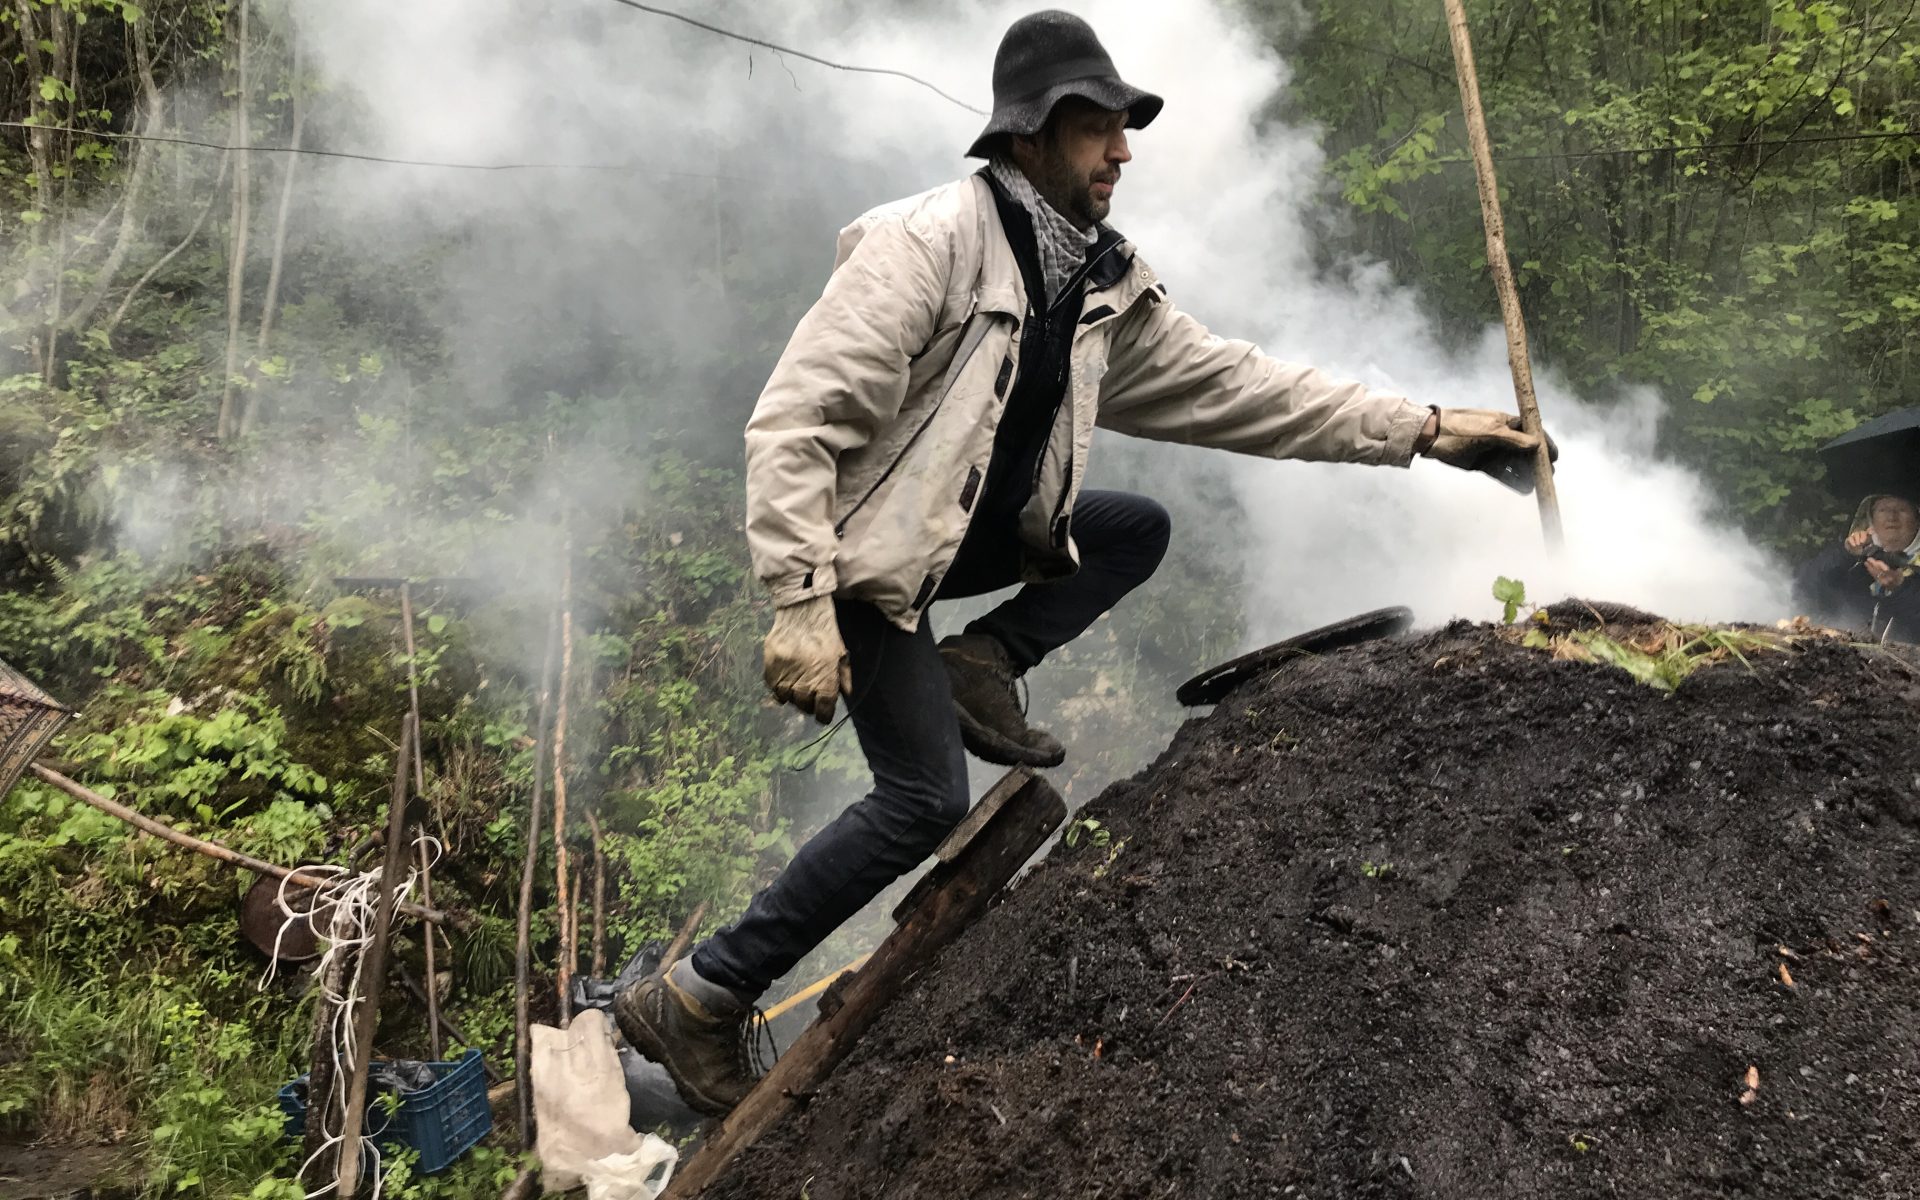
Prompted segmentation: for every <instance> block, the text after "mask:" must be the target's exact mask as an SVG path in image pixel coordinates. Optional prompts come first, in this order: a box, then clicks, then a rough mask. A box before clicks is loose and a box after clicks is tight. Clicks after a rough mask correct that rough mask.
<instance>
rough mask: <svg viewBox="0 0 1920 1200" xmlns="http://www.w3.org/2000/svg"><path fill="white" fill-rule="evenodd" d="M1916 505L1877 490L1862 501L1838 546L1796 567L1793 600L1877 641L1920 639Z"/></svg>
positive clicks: (1919, 512) (1919, 542)
mask: <svg viewBox="0 0 1920 1200" xmlns="http://www.w3.org/2000/svg"><path fill="white" fill-rule="evenodd" d="M1916 556H1920V507H1916V506H1915V504H1914V502H1913V501H1912V500H1910V499H1908V498H1907V497H1905V496H1896V495H1892V494H1890V493H1879V494H1875V495H1871V496H1868V497H1867V498H1866V499H1865V500H1862V501H1861V502H1860V507H1859V508H1858V509H1857V510H1856V511H1855V512H1854V517H1853V526H1852V528H1851V530H1850V532H1848V534H1847V536H1846V537H1845V538H1844V539H1842V540H1841V541H1840V543H1839V544H1838V545H1833V546H1829V547H1827V549H1826V550H1824V551H1822V552H1821V553H1820V554H1819V555H1818V556H1817V557H1815V558H1814V559H1813V560H1812V561H1811V562H1808V563H1807V564H1806V565H1804V566H1802V567H1801V568H1800V571H1799V573H1798V574H1797V575H1796V577H1795V579H1794V593H1795V598H1796V600H1797V601H1798V602H1799V603H1800V604H1801V605H1802V606H1803V607H1805V608H1806V609H1807V610H1808V611H1809V612H1811V613H1812V614H1813V615H1815V616H1817V617H1819V618H1820V619H1821V620H1824V621H1830V622H1832V623H1834V624H1838V625H1845V626H1848V627H1850V628H1853V629H1861V630H1865V631H1866V632H1867V633H1868V634H1869V635H1871V636H1872V637H1874V638H1875V639H1877V640H1880V641H1896V642H1915V641H1920V585H1916V584H1914V583H1913V582H1912V577H1913V573H1914V560H1915V557H1916Z"/></svg>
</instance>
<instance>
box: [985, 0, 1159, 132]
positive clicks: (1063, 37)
mask: <svg viewBox="0 0 1920 1200" xmlns="http://www.w3.org/2000/svg"><path fill="white" fill-rule="evenodd" d="M1068 96H1079V97H1081V98H1082V99H1085V100H1091V101H1092V102H1093V103H1095V104H1098V105H1099V106H1100V107H1101V108H1104V109H1106V110H1107V111H1109V112H1125V113H1126V114H1127V128H1129V129H1142V128H1145V127H1146V125H1147V124H1148V123H1149V122H1150V121H1152V120H1153V119H1154V117H1156V116H1158V115H1159V114H1160V105H1161V103H1162V101H1161V99H1160V97H1158V96H1156V95H1154V94H1153V93H1152V92H1143V91H1141V90H1140V89H1139V88H1137V87H1134V86H1132V85H1131V84H1128V83H1125V82H1123V81H1122V80H1121V78H1120V73H1119V72H1118V71H1116V70H1115V69H1114V66H1113V59H1112V58H1111V57H1109V56H1108V54H1107V49H1106V47H1105V46H1102V45H1101V44H1100V39H1099V38H1098V37H1096V36H1094V32H1093V26H1091V25H1089V24H1087V23H1086V22H1085V21H1083V20H1081V19H1080V18H1079V17H1076V16H1074V15H1073V14H1072V13H1064V12H1061V11H1060V10H1058V9H1052V8H1050V9H1047V10H1045V11H1044V12H1037V13H1034V14H1032V15H1031V16H1025V17H1021V18H1020V19H1019V20H1018V21H1015V22H1014V23H1013V24H1012V25H1010V26H1008V27H1007V34H1006V36H1005V37H1003V38H1001V39H1000V49H999V51H998V53H996V54H995V55H994V56H993V116H992V117H991V118H989V119H988V121H987V127H986V128H985V129H983V130H981V131H980V136H979V137H977V138H975V139H974V141H973V145H972V146H971V147H969V148H968V150H967V154H968V156H969V157H972V158H988V157H990V156H991V155H992V154H993V148H994V144H995V142H997V141H998V140H999V139H1000V138H1001V137H1002V136H1004V135H1007V134H1023V135H1031V134H1035V133H1038V132H1040V128H1041V126H1043V125H1045V124H1046V123H1047V115H1048V114H1049V113H1051V112H1052V111H1053V106H1054V105H1056V104H1058V103H1059V102H1060V101H1061V100H1063V99H1065V98H1066V97H1068Z"/></svg>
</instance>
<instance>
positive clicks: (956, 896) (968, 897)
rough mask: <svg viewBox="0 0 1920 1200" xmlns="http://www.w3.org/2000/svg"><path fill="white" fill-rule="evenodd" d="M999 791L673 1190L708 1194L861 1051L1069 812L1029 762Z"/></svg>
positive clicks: (681, 1194)
mask: <svg viewBox="0 0 1920 1200" xmlns="http://www.w3.org/2000/svg"><path fill="white" fill-rule="evenodd" d="M1003 789H1005V791H1003ZM994 791H996V792H1001V793H1002V795H1001V797H996V799H1000V800H1001V801H1002V802H1001V803H1000V804H999V806H998V808H997V810H996V811H995V812H994V813H993V815H992V817H991V818H989V819H988V820H987V822H986V824H985V825H984V826H983V827H982V828H981V829H980V831H979V833H978V834H977V835H975V837H974V838H973V840H972V841H970V842H968V843H967V844H966V846H965V847H964V848H962V849H961V850H960V851H959V852H958V854H957V855H955V857H954V858H953V860H952V861H951V862H945V861H943V862H941V863H940V864H939V865H937V866H935V867H934V868H933V870H932V871H930V872H929V873H928V875H927V878H926V879H925V880H923V881H922V883H923V887H924V890H921V889H916V893H917V894H919V895H920V896H921V899H920V901H919V903H918V904H916V905H914V907H913V908H912V909H911V910H910V911H908V912H906V913H905V914H903V915H902V918H901V921H900V924H899V925H898V926H896V927H895V929H894V931H893V932H892V933H890V934H888V935H887V938H886V940H885V941H883V942H881V943H880V945H879V948H878V949H876V950H874V952H873V957H872V958H870V959H868V960H867V964H866V965H865V966H864V967H861V968H860V970H859V971H858V972H857V973H856V974H854V976H853V977H852V978H851V979H846V982H845V984H844V987H845V994H844V997H843V998H842V999H841V1001H840V1005H839V1007H838V1008H836V1009H834V1010H833V1012H832V1013H830V1014H828V1015H825V1016H822V1017H821V1018H820V1019H819V1020H817V1021H815V1022H814V1023H813V1024H812V1025H810V1026H808V1027H807V1031H806V1032H805V1033H803V1034H801V1035H800V1036H799V1037H798V1038H797V1039H795V1041H794V1043H793V1045H791V1046H789V1047H788V1048H787V1052H786V1053H785V1054H783V1055H781V1056H780V1061H779V1062H777V1063H775V1064H774V1067H773V1070H771V1071H768V1072H767V1074H766V1075H765V1076H764V1077H763V1078H762V1079H761V1080H760V1082H759V1083H758V1084H757V1085H755V1087H754V1089H753V1090H752V1091H751V1092H749V1093H747V1097H746V1099H744V1100H742V1101H741V1102H740V1104H739V1106H738V1107H736V1108H735V1109H734V1110H733V1112H732V1113H730V1114H728V1116H727V1118H726V1120H725V1121H723V1122H722V1123H721V1125H720V1128H719V1129H718V1130H717V1131H715V1132H714V1133H713V1135H712V1136H710V1137H708V1138H707V1140H706V1142H705V1143H704V1144H703V1145H702V1146H701V1148H700V1152H699V1153H698V1154H695V1155H694V1156H693V1158H692V1160H691V1161H689V1162H688V1163H687V1164H686V1166H685V1167H684V1168H682V1169H681V1170H680V1171H679V1172H678V1173H677V1174H675V1175H674V1177H673V1183H672V1184H671V1185H670V1186H669V1187H668V1188H667V1191H666V1196H667V1197H668V1200H687V1198H688V1197H691V1196H695V1195H697V1194H699V1192H700V1190H701V1189H702V1188H704V1187H706V1186H707V1185H708V1184H710V1183H712V1182H714V1181H715V1180H716V1179H718V1178H720V1176H721V1175H722V1174H723V1173H724V1172H725V1171H726V1169H727V1167H728V1165H729V1164H731V1163H732V1162H733V1160H734V1158H735V1157H736V1156H738V1155H739V1154H740V1152H741V1151H743V1150H745V1149H746V1148H747V1147H748V1146H751V1145H752V1144H753V1143H754V1142H755V1141H757V1140H758V1139H759V1138H760V1136H761V1135H762V1134H764V1133H766V1132H767V1130H769V1129H771V1128H773V1127H774V1126H775V1125H776V1124H778V1123H779V1122H780V1120H781V1119H782V1118H783V1117H785V1116H786V1114H787V1113H788V1112H790V1111H792V1110H793V1109H794V1107H795V1106H797V1105H799V1104H802V1103H804V1102H805V1100H806V1098H807V1097H808V1096H810V1095H812V1093H813V1091H814V1089H815V1088H816V1087H817V1086H818V1085H819V1083H820V1081H821V1080H823V1079H825V1078H826V1077H827V1075H828V1074H830V1073H831V1072H832V1071H833V1069H834V1068H835V1067H836V1066H838V1065H839V1064H840V1062H841V1060H842V1059H844V1058H846V1056H847V1055H848V1054H849V1053H850V1052H852V1050H853V1047H854V1044H855V1043H856V1042H857V1041H858V1040H859V1038H860V1035H861V1034H862V1033H864V1032H866V1030H867V1027H868V1026H870V1025H872V1024H873V1021H874V1019H875V1018H876V1017H878V1016H879V1015H880V1013H881V1011H882V1010H883V1009H884V1008H885V1007H886V1004H887V1002H888V1001H889V1000H891V999H892V998H893V996H894V994H895V993H896V992H897V991H899V989H900V987H901V986H902V985H903V984H904V983H905V982H906V981H907V979H908V978H909V977H910V976H912V975H913V973H914V972H916V971H919V970H921V969H922V968H924V967H926V966H927V965H928V964H929V963H930V962H931V961H932V960H933V958H934V956H935V955H936V954H938V953H939V952H940V950H941V949H942V948H943V947H945V946H946V945H947V943H949V942H951V941H952V940H953V939H954V938H955V937H956V936H958V935H959V933H960V931H961V930H963V929H965V928H966V927H967V926H968V925H970V924H972V922H973V921H974V919H975V918H976V917H978V916H979V915H980V914H981V913H983V912H985V911H986V908H987V905H988V903H989V902H990V901H992V899H993V898H994V896H996V895H997V894H999V891H1000V889H1001V888H1003V887H1005V886H1006V884H1007V883H1008V881H1009V880H1011V879H1012V878H1013V876H1014V874H1015V872H1017V871H1019V869H1020V868H1021V866H1022V865H1023V864H1025V862H1026V861H1027V859H1028V858H1029V857H1030V856H1032V854H1033V852H1034V851H1035V850H1037V849H1039V848H1040V846H1041V845H1042V844H1044V843H1045V842H1046V840H1047V838H1048V836H1049V835H1051V834H1052V833H1053V831H1054V830H1055V829H1058V828H1059V827H1060V822H1061V821H1064V820H1065V819H1066V816H1067V806H1066V802H1065V801H1063V800H1062V799H1061V798H1060V794H1059V793H1058V792H1056V791H1054V790H1053V788H1051V787H1049V786H1048V785H1047V782H1046V781H1045V780H1044V779H1040V778H1038V777H1036V776H1034V775H1031V774H1029V773H1028V772H1026V771H1014V772H1012V773H1010V774H1008V775H1007V776H1006V777H1005V778H1004V779H1002V780H1001V782H1000V783H999V784H997V785H996V786H995V788H994ZM1006 792H1011V795H1007V794H1006ZM985 803H987V801H985V800H983V801H982V804H985ZM908 899H909V901H911V900H912V899H913V897H912V896H911V895H910V896H909V897H908ZM842 978H845V977H844V976H843V977H842Z"/></svg>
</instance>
